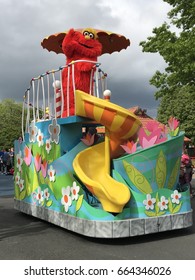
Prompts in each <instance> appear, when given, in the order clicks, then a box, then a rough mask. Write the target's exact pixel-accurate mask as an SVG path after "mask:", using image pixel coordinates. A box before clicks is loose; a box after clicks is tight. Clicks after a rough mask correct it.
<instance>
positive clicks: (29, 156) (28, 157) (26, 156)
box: [24, 146, 32, 166]
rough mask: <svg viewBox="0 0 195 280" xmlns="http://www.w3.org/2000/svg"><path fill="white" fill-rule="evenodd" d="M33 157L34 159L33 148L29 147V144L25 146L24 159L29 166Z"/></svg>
mask: <svg viewBox="0 0 195 280" xmlns="http://www.w3.org/2000/svg"><path fill="white" fill-rule="evenodd" d="M31 159H32V154H31V149H30V148H28V146H25V148H24V161H25V163H26V165H27V166H29V165H30V164H31Z"/></svg>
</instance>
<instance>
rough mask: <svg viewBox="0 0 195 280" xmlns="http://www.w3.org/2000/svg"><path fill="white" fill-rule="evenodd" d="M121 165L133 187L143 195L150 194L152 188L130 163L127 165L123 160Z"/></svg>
mask: <svg viewBox="0 0 195 280" xmlns="http://www.w3.org/2000/svg"><path fill="white" fill-rule="evenodd" d="M123 164H124V168H125V171H126V173H127V175H128V177H129V179H130V180H131V181H132V183H133V184H134V185H135V187H136V188H137V189H138V190H139V191H140V192H142V193H144V194H149V193H151V192H152V187H151V186H150V183H149V182H148V180H147V179H146V177H145V176H144V175H143V174H142V173H141V172H140V171H139V170H137V168H135V167H134V166H133V165H132V164H131V163H128V162H126V161H125V160H124V161H123Z"/></svg>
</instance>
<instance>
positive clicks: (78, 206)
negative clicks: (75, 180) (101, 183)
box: [76, 194, 84, 212]
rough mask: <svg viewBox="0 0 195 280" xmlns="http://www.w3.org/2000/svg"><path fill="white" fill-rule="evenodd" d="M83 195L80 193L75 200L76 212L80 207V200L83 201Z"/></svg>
mask: <svg viewBox="0 0 195 280" xmlns="http://www.w3.org/2000/svg"><path fill="white" fill-rule="evenodd" d="M83 197H84V195H83V194H82V195H80V196H79V198H78V200H77V204H76V212H77V211H79V209H80V208H81V205H82V202H83Z"/></svg>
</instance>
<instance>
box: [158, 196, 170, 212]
mask: <svg viewBox="0 0 195 280" xmlns="http://www.w3.org/2000/svg"><path fill="white" fill-rule="evenodd" d="M168 203H169V201H168V199H166V198H165V196H161V198H160V201H159V202H158V207H159V208H160V210H161V211H163V210H164V209H167V207H168V206H167V204H168Z"/></svg>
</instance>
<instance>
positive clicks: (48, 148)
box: [45, 139, 51, 154]
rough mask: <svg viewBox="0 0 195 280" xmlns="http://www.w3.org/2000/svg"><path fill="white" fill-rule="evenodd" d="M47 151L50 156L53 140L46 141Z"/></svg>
mask: <svg viewBox="0 0 195 280" xmlns="http://www.w3.org/2000/svg"><path fill="white" fill-rule="evenodd" d="M45 149H46V151H47V153H48V154H49V152H50V151H51V139H47V140H46V145H45Z"/></svg>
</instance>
